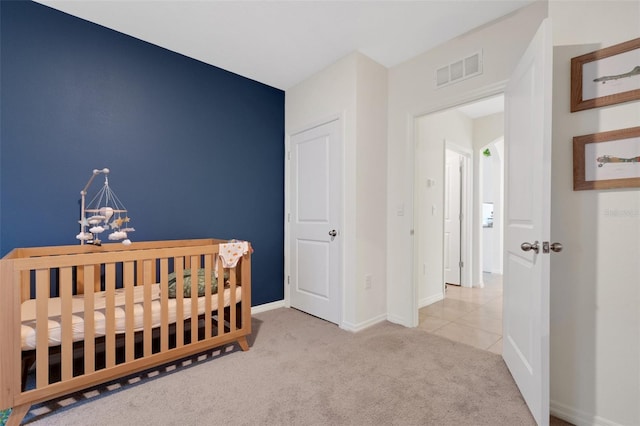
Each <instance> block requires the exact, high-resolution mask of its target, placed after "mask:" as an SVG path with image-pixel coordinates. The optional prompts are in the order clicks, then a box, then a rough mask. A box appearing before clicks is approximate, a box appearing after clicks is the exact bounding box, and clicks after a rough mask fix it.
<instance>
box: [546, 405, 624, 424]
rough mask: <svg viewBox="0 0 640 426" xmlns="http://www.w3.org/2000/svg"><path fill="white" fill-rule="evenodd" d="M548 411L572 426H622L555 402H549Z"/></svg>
mask: <svg viewBox="0 0 640 426" xmlns="http://www.w3.org/2000/svg"><path fill="white" fill-rule="evenodd" d="M549 405H550V406H549V411H550V412H551V415H553V416H554V417H557V418H559V419H562V420H565V421H567V422H570V423H572V424H574V425H585V426H622V424H620V423H616V422H614V421H613V420H608V419H605V418H602V417H600V416H596V415H594V414H590V413H585V412H584V411H580V410H578V409H576V408H573V407H569V406H568V405H564V404H561V403H559V402H557V401H550V404H549Z"/></svg>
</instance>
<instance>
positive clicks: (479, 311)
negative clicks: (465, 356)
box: [418, 273, 502, 354]
mask: <svg viewBox="0 0 640 426" xmlns="http://www.w3.org/2000/svg"><path fill="white" fill-rule="evenodd" d="M483 279H484V283H485V286H484V288H466V287H459V286H452V285H448V286H447V292H446V295H445V298H444V300H441V301H439V302H436V303H433V304H431V305H429V306H425V307H424V308H422V309H420V316H419V318H420V325H419V326H418V327H419V328H422V329H423V330H426V331H428V332H430V333H433V334H437V335H439V336H442V337H446V338H448V339H451V340H455V341H457V342H462V343H466V344H468V345H471V346H475V347H476V348H480V349H484V350H488V351H491V352H495V353H497V354H500V353H502V275H497V274H489V273H485V274H484V276H483Z"/></svg>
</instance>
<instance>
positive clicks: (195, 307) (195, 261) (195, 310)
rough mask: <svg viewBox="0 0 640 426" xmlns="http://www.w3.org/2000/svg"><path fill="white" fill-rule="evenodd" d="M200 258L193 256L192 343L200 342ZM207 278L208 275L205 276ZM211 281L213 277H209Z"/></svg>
mask: <svg viewBox="0 0 640 426" xmlns="http://www.w3.org/2000/svg"><path fill="white" fill-rule="evenodd" d="M199 269H200V256H191V342H192V343H195V342H197V341H198V290H199V288H198V283H199V282H200V277H199ZM205 276H206V275H205ZM209 281H211V277H209Z"/></svg>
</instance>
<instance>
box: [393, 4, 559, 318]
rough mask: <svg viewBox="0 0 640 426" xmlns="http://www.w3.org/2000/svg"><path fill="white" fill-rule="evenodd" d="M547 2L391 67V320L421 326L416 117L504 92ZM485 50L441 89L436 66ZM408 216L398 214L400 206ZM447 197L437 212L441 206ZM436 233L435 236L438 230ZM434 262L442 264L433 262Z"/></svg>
mask: <svg viewBox="0 0 640 426" xmlns="http://www.w3.org/2000/svg"><path fill="white" fill-rule="evenodd" d="M546 14H547V4H546V2H536V3H534V4H532V5H530V6H528V7H526V8H523V9H521V10H520V11H517V12H515V13H514V14H511V15H509V16H507V17H505V18H503V19H501V20H499V21H497V22H495V23H493V24H492V25H487V26H484V27H481V28H479V29H477V30H474V31H472V32H470V33H468V34H466V35H464V36H461V37H459V38H456V39H454V40H452V41H450V42H448V43H445V44H443V45H442V46H440V47H438V48H435V49H433V50H430V51H428V52H426V53H424V54H422V55H420V56H418V57H416V58H414V59H412V60H409V61H407V62H405V63H402V64H400V65H398V66H395V67H393V68H391V69H390V70H389V121H388V126H389V129H388V135H389V137H388V145H389V148H388V157H389V158H388V163H387V164H388V166H387V167H388V171H387V178H388V181H387V187H388V192H387V196H388V207H387V213H388V220H387V247H388V249H387V259H388V260H387V270H388V271H389V274H390V275H389V278H388V280H387V281H388V291H387V298H388V305H387V306H388V311H389V320H391V321H393V322H397V323H400V324H404V325H406V326H416V325H417V322H418V318H417V306H413V304H412V301H413V300H417V299H416V298H417V296H418V294H417V291H416V290H417V288H416V287H414V283H413V282H412V275H413V274H412V271H413V269H414V259H413V258H412V253H413V238H412V236H411V230H412V229H413V226H414V214H413V173H414V172H413V170H414V164H413V163H414V136H415V135H414V133H415V128H414V118H415V117H418V116H421V115H424V114H426V113H431V112H435V111H440V110H444V109H446V108H448V107H452V106H456V105H458V104H460V103H462V102H468V101H471V100H476V99H479V98H482V97H486V96H489V95H493V94H497V93H500V92H501V91H502V89H503V87H504V84H505V81H506V79H507V78H508V76H509V75H510V73H511V71H512V70H513V67H514V66H515V64H516V62H517V60H518V58H519V57H520V56H521V55H522V53H523V52H524V50H525V48H526V46H527V45H528V43H529V41H530V40H531V38H532V36H533V34H535V31H536V29H537V28H538V26H539V25H540V23H541V22H542V20H543V19H544V18H545V17H546ZM479 50H482V51H483V55H484V61H483V74H482V75H480V76H477V77H473V78H470V79H468V80H465V81H462V82H460V83H457V84H453V85H450V86H447V87H443V88H440V89H436V88H435V84H434V75H435V74H434V73H435V70H436V69H437V68H438V67H440V66H442V65H444V64H448V63H450V62H453V61H455V60H457V59H459V58H461V57H463V56H465V55H469V54H471V53H473V52H477V51H479ZM400 205H402V206H404V212H405V214H404V215H403V216H399V215H397V214H396V209H397V206H400ZM442 206H443V205H442V201H440V203H439V204H438V206H437V208H438V210H442ZM440 234H442V232H441V231H438V232H437V235H440ZM434 235H435V234H434ZM434 263H437V262H435V261H434Z"/></svg>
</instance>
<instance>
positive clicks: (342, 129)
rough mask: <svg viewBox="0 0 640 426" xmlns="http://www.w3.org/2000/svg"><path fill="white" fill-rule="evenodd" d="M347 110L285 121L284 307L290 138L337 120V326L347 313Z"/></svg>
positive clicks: (287, 302) (288, 292) (288, 281)
mask: <svg viewBox="0 0 640 426" xmlns="http://www.w3.org/2000/svg"><path fill="white" fill-rule="evenodd" d="M345 116H346V112H345V111H342V112H340V113H335V114H330V115H328V116H327V117H325V118H323V119H319V120H312V121H311V122H309V123H308V124H306V125H303V126H299V127H298V128H294V129H293V130H291V131H288V132H287V131H286V125H285V132H286V133H285V170H284V206H285V211H284V222H285V227H284V244H285V247H284V253H285V258H284V272H285V274H284V282H283V285H284V306H285V307H287V308H290V307H291V278H290V276H291V263H290V258H291V256H290V254H291V252H290V248H291V225H290V222H289V219H290V214H291V185H290V180H291V161H290V151H291V140H292V138H293V137H294V136H296V135H298V134H301V133H304V132H307V131H309V130H312V129H315V128H317V127H320V126H324V125H327V124H330V123H333V122H335V121H337V122H338V123H339V130H338V132H339V135H340V157H341V158H340V161H341V164H340V165H339V166H338V167H339V170H340V173H341V179H340V192H341V196H340V203H341V204H342V212H341V213H340V223H339V224H337V228H338V229H339V231H338V232H339V234H340V236H341V241H340V242H339V244H340V245H341V248H340V256H339V258H340V270H341V273H340V283H339V285H340V289H341V290H340V302H339V303H340V307H339V312H340V320H339V322H338V326H342V324H343V323H344V318H345V317H346V316H347V313H346V311H347V306H346V285H345V283H346V282H347V281H346V269H347V264H348V262H347V259H346V256H347V254H346V253H347V251H346V250H345V246H346V245H347V244H346V241H347V238H346V236H348V226H347V223H346V217H345V216H346V171H345V167H346V151H345V150H346V146H347V143H346V141H347V138H346V124H345V123H346V120H345V118H344V117H345Z"/></svg>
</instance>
